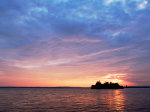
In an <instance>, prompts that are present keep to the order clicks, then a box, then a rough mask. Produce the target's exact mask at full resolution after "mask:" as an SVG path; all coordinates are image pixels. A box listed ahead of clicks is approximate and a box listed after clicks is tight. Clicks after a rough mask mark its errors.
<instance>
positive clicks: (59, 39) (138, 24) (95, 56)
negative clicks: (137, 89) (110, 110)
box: [0, 0, 150, 87]
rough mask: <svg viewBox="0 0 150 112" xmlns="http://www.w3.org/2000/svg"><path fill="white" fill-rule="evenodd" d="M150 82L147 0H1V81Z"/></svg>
mask: <svg viewBox="0 0 150 112" xmlns="http://www.w3.org/2000/svg"><path fill="white" fill-rule="evenodd" d="M98 80H100V81H102V82H105V81H112V82H118V83H120V84H122V85H134V86H143V85H148V86H150V1H149V0H0V86H34V87H37V86H40V87H47V86H52V87H56V86H73V87H90V86H91V84H95V82H96V81H98Z"/></svg>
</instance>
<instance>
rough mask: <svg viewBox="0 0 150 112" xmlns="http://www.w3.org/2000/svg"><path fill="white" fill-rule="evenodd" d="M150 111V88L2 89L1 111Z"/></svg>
mask: <svg viewBox="0 0 150 112" xmlns="http://www.w3.org/2000/svg"><path fill="white" fill-rule="evenodd" d="M111 111H113V112H150V88H125V89H120V90H91V89H89V88H0V112H111Z"/></svg>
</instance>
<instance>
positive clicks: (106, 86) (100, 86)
mask: <svg viewBox="0 0 150 112" xmlns="http://www.w3.org/2000/svg"><path fill="white" fill-rule="evenodd" d="M91 89H124V87H123V86H120V85H119V84H118V83H113V82H105V83H104V84H102V83H101V82H100V81H97V82H96V84H95V85H92V86H91Z"/></svg>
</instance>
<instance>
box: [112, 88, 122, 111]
mask: <svg viewBox="0 0 150 112" xmlns="http://www.w3.org/2000/svg"><path fill="white" fill-rule="evenodd" d="M124 106H125V96H124V93H123V92H122V90H115V91H114V107H115V110H124Z"/></svg>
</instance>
